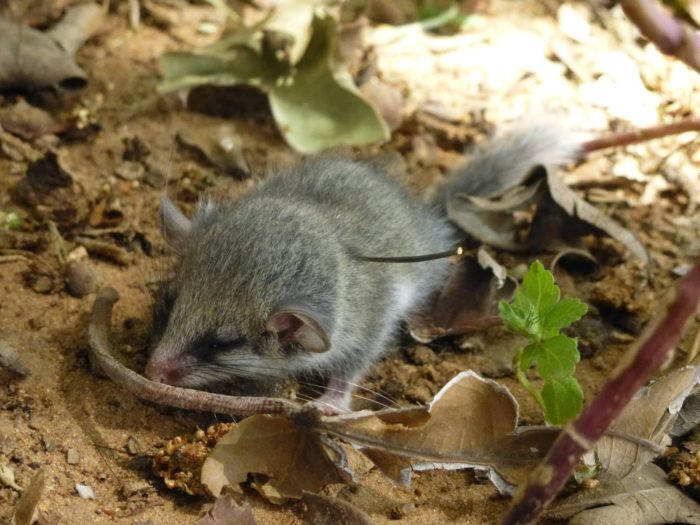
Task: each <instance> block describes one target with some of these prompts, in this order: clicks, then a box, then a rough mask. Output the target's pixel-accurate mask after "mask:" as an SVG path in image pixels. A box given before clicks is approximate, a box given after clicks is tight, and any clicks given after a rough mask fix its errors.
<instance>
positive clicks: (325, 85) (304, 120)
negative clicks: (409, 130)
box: [270, 17, 389, 153]
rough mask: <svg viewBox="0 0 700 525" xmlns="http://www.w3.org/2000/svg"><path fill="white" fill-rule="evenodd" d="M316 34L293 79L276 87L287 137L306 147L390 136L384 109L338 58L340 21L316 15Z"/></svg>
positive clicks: (274, 103) (278, 115)
mask: <svg viewBox="0 0 700 525" xmlns="http://www.w3.org/2000/svg"><path fill="white" fill-rule="evenodd" d="M313 27H314V30H313V36H312V38H311V41H310V42H309V47H308V49H307V51H306V54H305V55H304V57H303V58H302V59H301V61H300V62H299V63H298V64H297V70H296V75H294V76H293V77H290V78H291V80H292V82H291V84H289V85H279V86H275V87H274V88H272V90H271V91H270V107H271V108H272V113H273V115H274V117H275V120H276V121H277V124H278V125H279V127H280V130H281V131H282V133H283V134H284V136H285V138H286V139H287V141H288V142H289V144H291V145H292V146H293V147H294V148H295V149H297V150H298V151H301V152H302V153H316V152H319V151H322V150H324V149H328V148H332V147H336V146H340V145H344V144H345V145H360V144H368V143H370V142H376V141H378V140H384V139H387V138H389V129H388V127H387V125H386V123H385V122H384V120H383V119H382V118H381V116H379V114H378V112H377V111H376V110H375V109H374V108H373V107H372V106H371V105H370V104H369V103H368V102H367V101H365V100H364V99H363V98H362V97H361V96H360V94H359V91H358V90H357V88H356V87H355V85H354V84H353V82H352V79H351V77H350V74H349V73H348V72H347V71H346V70H345V69H344V68H341V67H340V66H339V65H337V64H333V46H334V43H335V34H336V26H335V22H334V21H333V20H332V19H331V18H330V17H324V18H320V17H314V21H313Z"/></svg>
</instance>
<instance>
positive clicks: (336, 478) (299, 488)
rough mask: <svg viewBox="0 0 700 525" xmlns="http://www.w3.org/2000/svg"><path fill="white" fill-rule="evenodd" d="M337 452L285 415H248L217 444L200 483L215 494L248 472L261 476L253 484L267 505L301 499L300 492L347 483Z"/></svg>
mask: <svg viewBox="0 0 700 525" xmlns="http://www.w3.org/2000/svg"><path fill="white" fill-rule="evenodd" d="M340 450H341V449H339V448H331V447H329V446H326V444H324V442H323V440H322V438H321V436H320V435H319V434H318V433H317V432H314V431H313V430H311V429H309V428H305V427H304V426H302V425H299V424H298V423H296V422H295V421H292V420H290V419H287V418H285V417H282V416H266V415H256V416H251V417H249V418H247V419H244V420H243V421H242V422H241V423H239V424H238V425H237V426H236V427H234V428H233V429H232V430H231V431H230V432H229V433H228V434H226V435H225V436H224V437H223V438H221V439H220V440H219V442H218V443H217V444H216V446H215V447H214V449H213V450H212V452H211V454H210V455H209V456H208V457H207V459H206V460H205V461H204V465H203V466H202V483H203V484H204V485H206V486H207V487H208V488H209V490H210V491H211V492H212V494H214V495H215V496H216V495H219V494H220V493H221V490H222V488H223V487H224V486H226V485H231V486H234V487H235V486H236V485H238V484H239V483H241V482H244V481H246V479H247V478H248V474H258V475H262V476H264V478H260V477H259V478H258V479H257V480H256V483H255V484H254V485H253V486H254V487H255V488H256V489H257V490H258V491H260V492H261V493H262V494H263V495H264V496H266V497H268V499H270V500H271V501H283V500H284V499H286V498H296V499H299V498H301V496H302V492H303V491H304V490H308V491H311V492H314V491H318V490H320V489H321V488H322V487H324V486H326V485H328V484H331V483H345V482H347V481H348V475H347V471H346V470H344V469H343V464H344V458H343V457H338V454H339V451H340Z"/></svg>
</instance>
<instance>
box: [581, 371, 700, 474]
mask: <svg viewBox="0 0 700 525" xmlns="http://www.w3.org/2000/svg"><path fill="white" fill-rule="evenodd" d="M698 382H700V370H699V369H698V368H696V367H685V368H681V369H679V370H675V371H674V372H671V373H670V374H668V375H666V376H664V377H662V378H661V379H659V380H658V381H656V382H655V383H653V384H651V385H649V386H647V387H644V388H643V389H642V390H640V392H639V393H638V394H637V396H636V397H635V398H634V399H633V400H632V401H631V402H630V403H629V404H628V405H627V407H626V408H625V410H624V411H623V412H622V414H620V417H618V418H617V420H616V421H615V423H614V424H613V425H612V426H611V427H610V431H611V432H614V433H617V435H610V434H608V435H606V436H603V437H602V438H601V439H600V440H599V441H598V443H596V445H595V447H594V450H595V453H596V455H597V457H598V461H599V462H600V463H601V465H602V467H603V469H604V470H605V471H606V472H607V473H608V474H610V475H612V476H616V477H618V478H624V477H625V476H628V475H629V474H630V473H632V472H635V471H636V470H638V469H640V468H641V467H643V466H644V465H645V464H646V463H648V462H649V461H651V460H652V459H653V458H655V457H656V456H657V455H658V454H659V453H658V451H657V450H653V449H651V448H649V447H648V446H644V445H643V444H640V443H636V442H634V441H631V440H629V439H625V438H624V437H622V436H624V435H628V436H633V437H636V438H642V439H645V440H649V441H650V442H652V443H654V444H656V445H659V446H660V447H665V446H666V445H668V444H669V442H670V438H669V437H668V432H669V429H670V427H671V425H673V422H674V421H675V419H676V417H677V415H678V413H679V411H680V409H681V406H682V405H683V402H684V401H685V399H686V397H688V395H689V394H690V393H691V392H692V390H693V388H694V386H695V385H696V384H697V383H698Z"/></svg>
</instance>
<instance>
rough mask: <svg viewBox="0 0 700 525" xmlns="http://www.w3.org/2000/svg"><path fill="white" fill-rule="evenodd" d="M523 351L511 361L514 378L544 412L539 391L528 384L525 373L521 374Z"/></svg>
mask: <svg viewBox="0 0 700 525" xmlns="http://www.w3.org/2000/svg"><path fill="white" fill-rule="evenodd" d="M524 350H525V347H522V348H520V349H519V350H518V352H517V353H516V354H515V359H514V360H513V366H514V368H515V377H516V378H517V379H518V382H519V383H520V384H521V385H523V387H524V388H525V390H527V393H528V394H530V395H531V396H532V397H534V398H535V399H536V400H537V402H538V403H539V405H540V408H541V409H542V412H545V408H544V399H542V394H540V391H539V390H537V389H536V388H535V387H534V386H533V385H532V383H530V380H529V379H528V378H527V375H526V374H525V372H523V370H522V368H521V367H520V363H521V362H522V360H523V352H524Z"/></svg>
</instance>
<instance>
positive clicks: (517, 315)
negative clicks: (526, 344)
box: [498, 301, 527, 335]
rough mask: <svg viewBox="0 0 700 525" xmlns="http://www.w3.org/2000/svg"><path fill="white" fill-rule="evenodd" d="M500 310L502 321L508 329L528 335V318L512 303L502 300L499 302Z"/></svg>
mask: <svg viewBox="0 0 700 525" xmlns="http://www.w3.org/2000/svg"><path fill="white" fill-rule="evenodd" d="M498 312H499V314H500V316H501V321H503V325H504V326H505V327H506V329H507V330H510V331H511V332H515V333H519V334H524V335H527V326H526V322H527V319H526V318H525V317H524V316H523V315H522V312H521V311H520V310H518V309H517V308H516V307H515V306H514V305H513V304H512V303H507V302H505V301H500V302H499V303H498Z"/></svg>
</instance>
